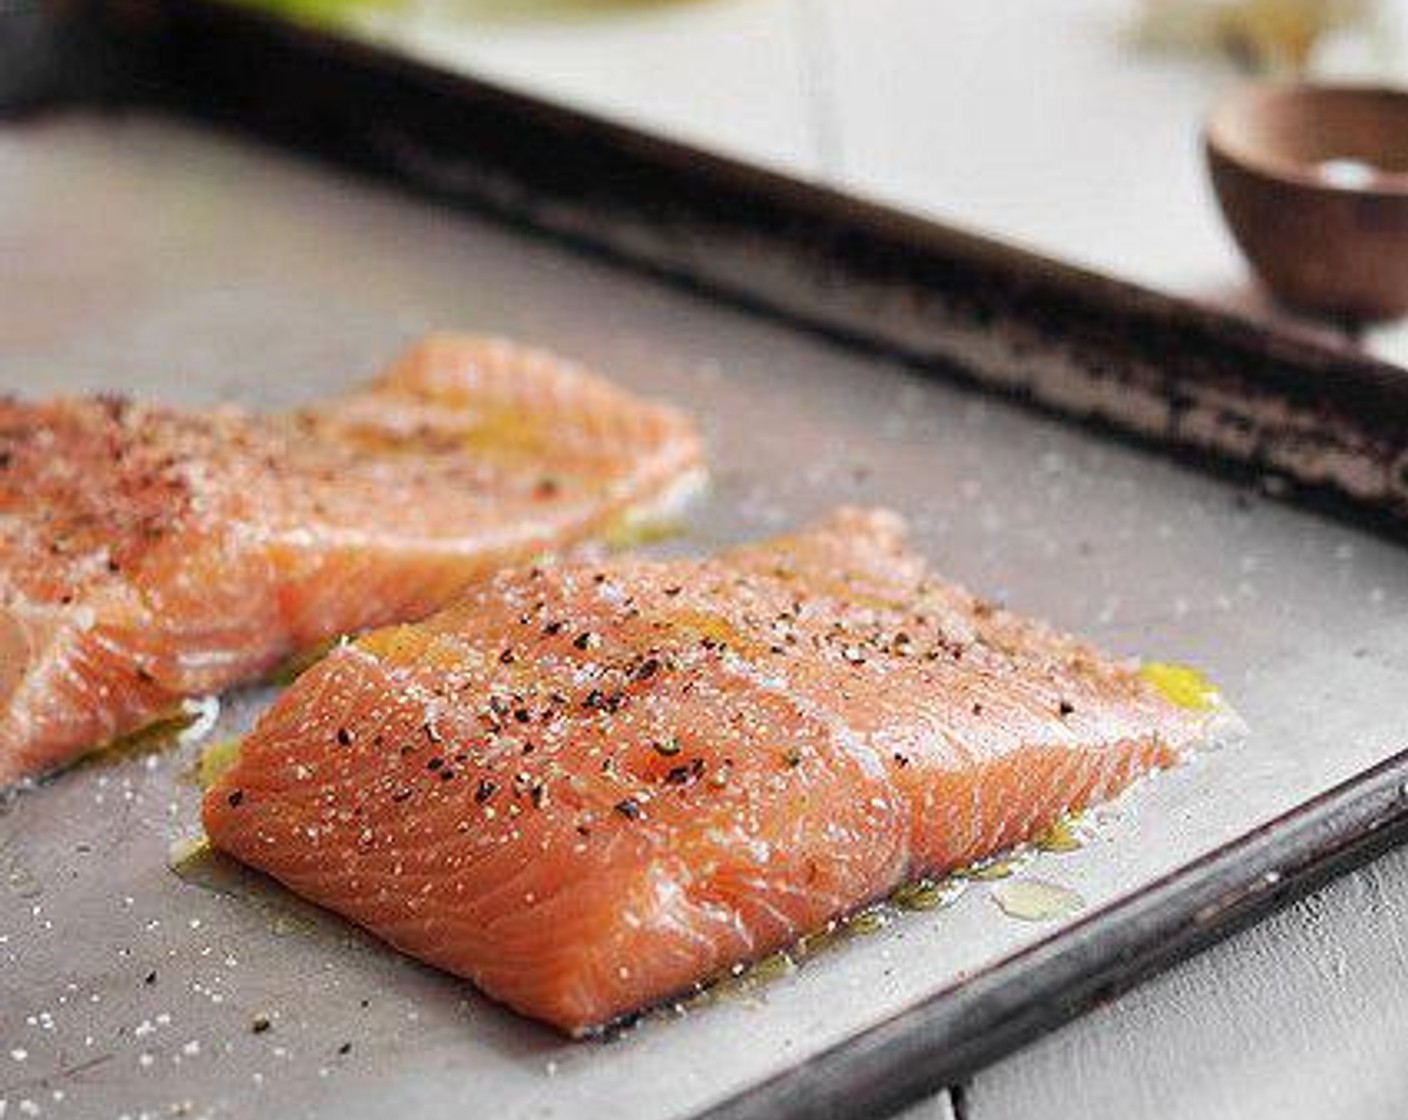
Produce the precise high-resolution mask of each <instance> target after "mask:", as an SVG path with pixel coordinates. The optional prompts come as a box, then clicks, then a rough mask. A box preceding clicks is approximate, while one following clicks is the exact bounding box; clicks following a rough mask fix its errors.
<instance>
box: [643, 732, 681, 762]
mask: <svg viewBox="0 0 1408 1120" xmlns="http://www.w3.org/2000/svg"><path fill="white" fill-rule="evenodd" d="M650 749H651V750H653V751H654V752H655V753H656V754H661V755H664V756H665V757H666V758H669V757H670V756H671V755H677V754H679V753H680V741H679V740H678V739H676V738H675V737H674V736H673V735H667V736H666V737H665V738H663V739H652V740H651V742H650Z"/></svg>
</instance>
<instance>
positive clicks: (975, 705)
mask: <svg viewBox="0 0 1408 1120" xmlns="http://www.w3.org/2000/svg"><path fill="white" fill-rule="evenodd" d="M973 714H974V715H975V716H980V715H982V714H983V706H982V705H981V704H979V703H978V702H977V701H976V700H975V701H974V702H973Z"/></svg>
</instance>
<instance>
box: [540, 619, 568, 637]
mask: <svg viewBox="0 0 1408 1120" xmlns="http://www.w3.org/2000/svg"><path fill="white" fill-rule="evenodd" d="M566 629H567V623H565V622H549V623H548V624H547V625H546V626H544V627H543V633H544V634H547V635H548V636H550V637H551V636H553V635H555V634H561V633H562V632H563V631H564V630H566Z"/></svg>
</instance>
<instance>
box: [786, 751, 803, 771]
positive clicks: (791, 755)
mask: <svg viewBox="0 0 1408 1120" xmlns="http://www.w3.org/2000/svg"><path fill="white" fill-rule="evenodd" d="M782 761H783V762H784V763H786V764H787V765H788V766H791V767H796V766H800V765H802V752H801V751H800V750H798V749H797V748H796V747H788V748H787V749H786V750H785V751H783V752H782Z"/></svg>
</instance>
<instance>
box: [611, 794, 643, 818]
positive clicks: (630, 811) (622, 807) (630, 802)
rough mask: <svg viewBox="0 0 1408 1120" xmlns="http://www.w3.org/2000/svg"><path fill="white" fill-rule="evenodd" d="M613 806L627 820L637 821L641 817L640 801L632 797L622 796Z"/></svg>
mask: <svg viewBox="0 0 1408 1120" xmlns="http://www.w3.org/2000/svg"><path fill="white" fill-rule="evenodd" d="M613 808H614V809H615V810H616V811H617V812H618V813H620V814H621V815H622V816H623V817H625V818H626V819H627V820H628V821H638V820H640V817H641V809H640V802H639V801H637V800H636V799H635V798H634V797H624V798H622V799H621V800H620V801H618V802H616V804H615V805H614V806H613Z"/></svg>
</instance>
